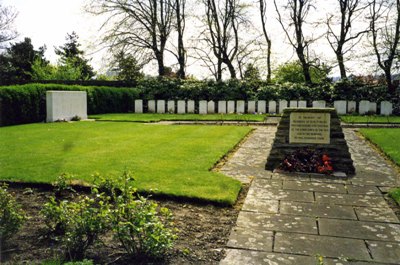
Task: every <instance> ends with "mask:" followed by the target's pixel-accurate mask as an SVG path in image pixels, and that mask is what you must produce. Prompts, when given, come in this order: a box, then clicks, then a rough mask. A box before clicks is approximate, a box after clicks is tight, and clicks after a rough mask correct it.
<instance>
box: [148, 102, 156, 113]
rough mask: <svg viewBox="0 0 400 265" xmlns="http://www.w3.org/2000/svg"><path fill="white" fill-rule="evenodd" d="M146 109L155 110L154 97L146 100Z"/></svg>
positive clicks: (150, 111)
mask: <svg viewBox="0 0 400 265" xmlns="http://www.w3.org/2000/svg"><path fill="white" fill-rule="evenodd" d="M147 109H148V112H149V113H155V112H156V101H155V100H154V99H151V100H149V101H148V102H147Z"/></svg>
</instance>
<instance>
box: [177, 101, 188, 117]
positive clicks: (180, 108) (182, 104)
mask: <svg viewBox="0 0 400 265" xmlns="http://www.w3.org/2000/svg"><path fill="white" fill-rule="evenodd" d="M185 113H186V104H185V101H184V100H178V114H185Z"/></svg>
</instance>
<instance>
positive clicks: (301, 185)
mask: <svg viewBox="0 0 400 265" xmlns="http://www.w3.org/2000/svg"><path fill="white" fill-rule="evenodd" d="M283 189H284V190H301V191H319V192H333V193H347V190H346V189H345V186H344V185H343V184H335V183H321V182H304V181H298V180H294V181H290V180H284V181H283Z"/></svg>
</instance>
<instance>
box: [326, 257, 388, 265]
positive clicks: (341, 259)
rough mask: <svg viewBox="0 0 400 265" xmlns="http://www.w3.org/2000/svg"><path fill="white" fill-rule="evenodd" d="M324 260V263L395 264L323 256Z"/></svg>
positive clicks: (355, 264)
mask: <svg viewBox="0 0 400 265" xmlns="http://www.w3.org/2000/svg"><path fill="white" fill-rule="evenodd" d="M323 262H324V265H393V263H382V262H379V263H377V262H368V261H357V260H348V259H345V258H340V259H331V258H323Z"/></svg>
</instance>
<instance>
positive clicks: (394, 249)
mask: <svg viewBox="0 0 400 265" xmlns="http://www.w3.org/2000/svg"><path fill="white" fill-rule="evenodd" d="M366 242H367V244H368V248H369V249H370V251H371V254H372V257H373V258H374V261H379V262H391V263H394V264H400V243H392V242H379V241H372V240H367V241H366Z"/></svg>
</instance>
